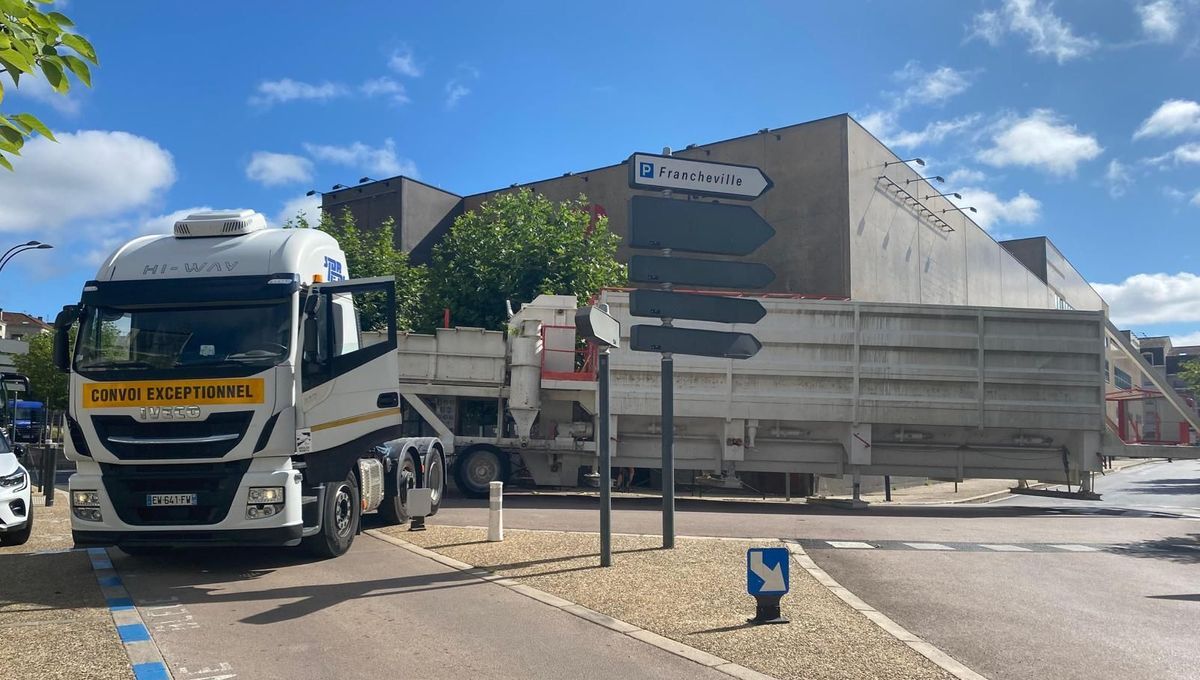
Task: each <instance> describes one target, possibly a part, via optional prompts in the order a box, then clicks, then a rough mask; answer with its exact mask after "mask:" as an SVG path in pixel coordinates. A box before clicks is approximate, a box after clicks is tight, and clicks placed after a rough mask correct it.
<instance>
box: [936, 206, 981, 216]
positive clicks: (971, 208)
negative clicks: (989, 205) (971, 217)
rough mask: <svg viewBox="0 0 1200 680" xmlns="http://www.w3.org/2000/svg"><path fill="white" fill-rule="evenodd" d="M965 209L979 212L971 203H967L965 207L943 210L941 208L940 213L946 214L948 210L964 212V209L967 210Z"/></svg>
mask: <svg viewBox="0 0 1200 680" xmlns="http://www.w3.org/2000/svg"><path fill="white" fill-rule="evenodd" d="M967 210H970V211H971V212H973V213H977V212H979V211H978V210H976V209H975V206H973V205H968V206H967V207H965V208H946V209H945V210H943V211H942V214H943V215H944V214H946V213H948V212H964V211H967Z"/></svg>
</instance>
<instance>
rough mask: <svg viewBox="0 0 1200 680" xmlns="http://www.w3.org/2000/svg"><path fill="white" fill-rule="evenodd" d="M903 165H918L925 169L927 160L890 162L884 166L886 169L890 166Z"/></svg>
mask: <svg viewBox="0 0 1200 680" xmlns="http://www.w3.org/2000/svg"><path fill="white" fill-rule="evenodd" d="M901 163H916V164H917V165H919V166H921V167H922V168H923V167H925V159H924V158H910V159H908V160H906V161H888V162H886V163H884V164H883V167H885V168H886V167H887V166H889V165H900V164H901Z"/></svg>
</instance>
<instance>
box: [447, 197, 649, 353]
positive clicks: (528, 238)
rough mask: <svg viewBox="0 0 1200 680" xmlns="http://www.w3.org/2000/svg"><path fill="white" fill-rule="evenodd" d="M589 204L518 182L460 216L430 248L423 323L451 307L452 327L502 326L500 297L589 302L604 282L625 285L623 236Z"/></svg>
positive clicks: (583, 199) (516, 299)
mask: <svg viewBox="0 0 1200 680" xmlns="http://www.w3.org/2000/svg"><path fill="white" fill-rule="evenodd" d="M588 207H589V203H588V200H587V198H586V197H584V196H580V197H579V198H577V199H575V200H573V201H563V202H561V203H555V202H553V201H550V200H549V199H547V198H546V197H544V196H540V195H538V194H535V193H533V192H532V191H530V190H528V189H522V190H520V191H517V192H513V193H504V194H500V195H498V196H495V197H493V198H491V199H489V200H488V201H485V202H484V203H483V205H481V206H480V207H479V210H477V211H472V212H469V213H466V214H464V215H461V216H459V218H458V219H456V220H455V221H454V225H453V226H452V227H451V228H450V232H449V233H448V234H447V235H446V237H445V238H444V239H443V240H442V242H441V243H439V244H438V245H436V246H435V247H434V249H433V262H432V264H431V266H430V272H429V285H430V292H429V301H430V303H429V304H430V307H431V309H430V310H429V312H428V314H429V316H427V317H426V318H427V323H428V324H431V325H432V324H436V323H437V321H438V320H439V319H438V317H439V315H440V310H442V309H444V308H448V309H450V313H451V317H452V319H453V323H454V324H455V325H457V326H476V327H480V328H490V329H496V330H501V329H504V328H505V326H506V325H507V321H508V319H507V318H506V315H505V304H504V302H505V300H512V302H513V303H514V305H515V304H519V303H525V302H529V301H531V300H533V299H534V298H535V297H537V296H538V295H539V294H543V293H549V294H557V295H574V296H575V297H576V298H578V299H579V301H580V303H586V302H587V300H588V299H589V298H590V297H591V296H592V295H594V294H595V293H596V292H597V291H598V290H600V289H601V288H603V287H605V286H618V285H622V284H623V283H624V282H625V280H626V275H625V266H624V265H622V264H620V263H619V262H617V260H616V258H615V255H616V252H617V245H618V243H619V241H620V239H619V238H618V237H617V236H616V235H615V234H613V233H612V232H610V231H609V230H608V218H607V217H598V218H593V216H592V213H591V211H590V210H589V209H588Z"/></svg>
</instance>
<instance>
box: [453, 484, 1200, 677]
mask: <svg viewBox="0 0 1200 680" xmlns="http://www.w3.org/2000/svg"><path fill="white" fill-rule="evenodd" d="M1097 490H1099V491H1100V492H1101V493H1102V494H1103V495H1104V500H1103V501H1100V502H1086V501H1069V500H1060V499H1051V498H1041V497H1035V496H1013V497H1011V498H1006V499H1004V500H1003V501H1000V502H996V503H991V504H985V505H961V506H942V507H929V506H924V507H908V508H902V507H895V506H892V507H885V506H873V507H871V508H869V509H868V510H865V511H858V512H855V511H843V510H836V509H831V508H818V507H805V506H796V505H794V506H780V505H762V504H754V503H720V502H707V501H696V500H691V499H686V498H685V499H682V500H680V501H679V503H678V505H677V508H678V509H677V516H676V527H677V531H678V533H679V534H681V535H687V534H691V535H711V536H739V537H779V538H796V539H802V541H803V543H804V544H805V546H806V547H807V548H808V549H809V553H810V554H811V555H812V557H813V559H814V560H815V561H816V562H817V563H818V564H819V565H821V566H822V567H823V568H824V569H825V570H827V571H828V572H829V573H830V574H831V575H832V576H833V577H834V578H835V579H837V580H838V581H840V582H841V583H842V584H843V585H844V586H846V587H848V588H849V589H850V590H852V591H854V592H855V593H856V594H858V595H859V596H860V597H861V598H862V599H864V600H865V601H866V602H867V603H869V604H871V605H873V606H874V607H876V608H877V609H879V610H880V611H882V612H884V613H885V614H887V615H888V616H890V617H892V618H893V619H895V620H896V621H898V622H899V623H900V624H901V625H903V626H905V627H907V628H908V629H909V630H911V631H912V632H914V633H916V634H917V635H920V636H921V637H923V638H925V639H927V640H929V641H930V642H932V643H933V644H935V645H937V646H939V647H941V648H942V649H943V650H945V651H946V652H948V653H949V654H951V655H952V656H954V657H956V658H958V659H959V660H960V661H962V662H963V663H965V664H967V665H968V666H970V667H971V668H973V669H975V670H976V671H978V672H980V673H983V674H984V675H986V676H988V677H991V678H995V679H997V680H1005V679H1018V678H1020V679H1025V678H1029V679H1033V678H1039V679H1040V678H1067V679H1074V678H1079V679H1081V680H1082V679H1084V678H1088V679H1091V678H1096V677H1113V678H1116V677H1119V678H1154V679H1156V680H1158V679H1161V678H1194V677H1196V675H1197V669H1200V645H1197V644H1196V642H1197V639H1200V628H1198V625H1200V463H1197V462H1194V461H1193V462H1176V463H1171V464H1168V463H1152V464H1148V465H1144V466H1139V467H1136V468H1131V469H1129V470H1126V471H1124V472H1120V473H1114V474H1111V475H1109V476H1107V477H1102V478H1100V480H1099V481H1098V482H1097ZM447 504H448V505H449V506H453V507H445V508H443V510H442V512H441V514H439V515H438V516H437V517H436V518H435V520H436V522H439V523H446V524H465V525H486V524H487V510H486V507H484V506H483V505H481V504H480V503H478V502H474V501H465V500H453V499H448V501H447ZM659 507H660V506H659V501H658V500H657V499H642V500H636V499H635V500H622V501H618V502H617V503H616V504H615V510H614V518H613V527H614V531H618V532H629V533H658V532H659V531H660V527H661V524H660V522H661V516H660V513H659ZM505 526H506V527H510V528H522V527H523V528H537V529H563V530H596V528H597V526H598V513H597V506H596V503H595V501H594V500H593V499H590V498H577V497H564V496H552V495H547V496H536V497H534V496H519V495H518V496H510V497H506V498H505ZM827 541H839V542H848V543H849V544H851V545H852V544H854V543H859V544H865V545H866V546H875V547H859V548H855V547H846V548H835V547H833V545H831V544H829V543H827ZM909 543H917V544H918V545H919V546H921V549H918V548H917V547H913V546H910V545H908V544H909ZM929 544H934V545H932V546H931V545H929ZM937 546H941V547H942V548H953V549H951V550H944V549H941V548H939V547H937ZM1056 546H1057V547H1056ZM1062 546H1065V547H1062Z"/></svg>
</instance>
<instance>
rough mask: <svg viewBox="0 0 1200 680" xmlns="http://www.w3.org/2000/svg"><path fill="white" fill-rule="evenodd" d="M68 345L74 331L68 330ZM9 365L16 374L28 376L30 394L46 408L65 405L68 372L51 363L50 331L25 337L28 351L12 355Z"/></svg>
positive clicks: (72, 344)
mask: <svg viewBox="0 0 1200 680" xmlns="http://www.w3.org/2000/svg"><path fill="white" fill-rule="evenodd" d="M71 346H72V347H74V346H75V330H74V329H72V330H71ZM12 362H13V366H15V367H16V369H17V373H20V374H22V375H24V376H27V377H28V378H29V389H30V391H31V392H33V396H34V397H36V398H38V399H41V400H42V401H43V402H44V403H45V404H46V408H47V409H50V410H63V409H65V408H67V390H68V386H69V384H70V381H69V375H68V374H66V373H63V372H62V371H60V370H58V368H57V367H56V366H55V365H54V334H53V333H38V334H37V335H34V336H33V337H32V338H30V339H29V351H28V352H27V353H25V354H14V355H13V357H12Z"/></svg>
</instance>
